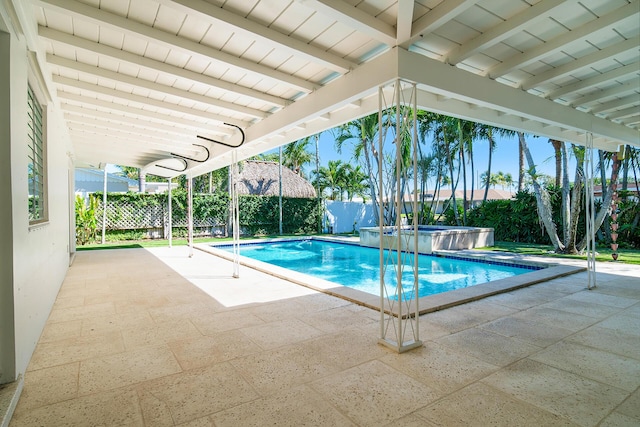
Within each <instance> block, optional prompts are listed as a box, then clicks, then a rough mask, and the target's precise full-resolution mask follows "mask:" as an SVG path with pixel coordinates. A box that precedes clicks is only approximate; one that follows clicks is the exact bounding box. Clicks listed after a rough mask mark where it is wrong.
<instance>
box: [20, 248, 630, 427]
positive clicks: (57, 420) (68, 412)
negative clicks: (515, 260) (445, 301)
mask: <svg viewBox="0 0 640 427" xmlns="http://www.w3.org/2000/svg"><path fill="white" fill-rule="evenodd" d="M556 261H557V260H556ZM563 263H564V262H563ZM577 264H579V263H576V261H567V262H566V265H569V266H576V265H577ZM597 269H598V274H597V276H598V287H597V288H596V289H595V290H591V291H588V290H586V289H585V285H586V273H585V272H579V273H577V274H572V275H570V276H566V277H560V278H556V279H552V280H550V281H547V282H543V283H538V284H534V285H532V286H529V287H527V288H523V289H518V290H513V291H510V292H507V293H502V294H499V295H494V296H490V297H488V298H484V299H481V300H477V301H473V302H470V303H467V304H463V305H459V306H456V307H452V308H448V309H444V310H441V311H437V312H434V313H429V314H426V315H422V316H420V328H421V329H420V330H421V339H422V341H423V342H424V346H423V347H421V348H419V349H416V350H412V351H410V352H407V353H404V354H401V355H399V354H396V353H395V352H393V351H392V350H389V349H387V348H386V347H384V346H381V345H379V344H377V338H378V333H379V313H377V312H376V311H373V310H371V309H368V308H365V307H362V306H360V305H357V304H354V303H351V302H349V301H346V300H344V299H340V298H336V297H333V296H331V295H327V294H323V293H319V292H316V291H314V290H312V289H309V288H306V287H302V286H298V285H296V284H293V283H291V282H289V281H285V280H282V279H279V278H277V277H274V276H271V275H268V274H265V273H262V272H259V271H255V270H252V269H249V268H244V267H243V268H241V270H240V278H236V279H234V278H232V277H231V272H232V268H231V263H230V262H229V261H226V260H223V259H221V258H218V257H215V256H212V255H209V254H206V253H204V252H201V251H195V252H194V256H193V257H192V258H189V257H188V256H187V248H185V247H175V248H172V249H169V248H151V249H127V250H104V251H90V252H80V253H78V254H77V256H76V259H75V262H74V264H73V266H72V267H71V268H70V270H69V272H68V274H67V277H66V279H65V281H64V283H63V285H62V288H61V290H60V293H59V295H58V297H57V300H56V302H55V304H54V307H53V310H52V312H51V315H50V316H49V320H48V322H47V325H46V327H45V330H44V332H43V334H42V336H41V337H40V340H39V342H38V345H37V347H36V350H35V353H34V355H33V357H32V359H31V363H30V365H29V368H28V370H27V373H26V375H25V382H24V390H23V393H22V396H21V398H20V400H19V402H18V406H17V408H16V411H15V413H14V416H13V419H12V421H11V423H10V426H16V427H17V426H34V425H46V426H62V425H109V426H111V425H119V426H125V425H126V426H142V425H147V426H165V425H166V426H172V425H184V426H192V427H195V426H214V425H215V426H252V425H254V426H261V425H265V424H269V425H290V426H298V425H327V426H354V425H355V426H373V425H380V426H384V425H406V426H449V425H479V426H484V425H499V426H515V425H517V426H527V425H531V426H541V425H566V426H572V425H581V426H596V425H602V426H626V425H629V426H637V425H638V424H640V390H639V386H640V267H638V266H631V265H625V264H620V263H598V266H597Z"/></svg>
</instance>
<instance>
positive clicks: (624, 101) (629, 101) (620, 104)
mask: <svg viewBox="0 0 640 427" xmlns="http://www.w3.org/2000/svg"><path fill="white" fill-rule="evenodd" d="M636 88H637V89H638V90H640V86H636ZM632 105H636V108H638V112H640V94H639V93H634V94H633V95H630V96H626V97H624V98H620V99H616V100H614V101H609V102H605V103H603V104H600V105H596V106H595V107H593V108H591V109H590V110H589V112H590V113H591V114H599V113H602V112H604V111H610V110H619V109H621V108H624V107H629V106H632ZM610 114H615V111H614V112H613V113H610Z"/></svg>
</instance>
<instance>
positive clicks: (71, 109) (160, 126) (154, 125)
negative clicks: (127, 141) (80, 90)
mask: <svg viewBox="0 0 640 427" xmlns="http://www.w3.org/2000/svg"><path fill="white" fill-rule="evenodd" d="M60 108H61V109H62V111H64V112H65V117H66V116H67V115H70V118H69V119H67V120H70V121H80V118H81V117H85V118H87V119H90V120H96V119H97V120H101V121H102V122H105V123H112V124H116V125H120V124H124V125H132V126H135V127H137V128H141V129H145V130H148V131H162V132H165V133H168V134H174V135H180V136H182V137H188V136H193V135H196V132H195V131H193V130H191V129H187V128H183V127H178V126H169V125H167V124H164V123H158V122H152V121H148V120H141V119H139V118H137V117H131V116H124V115H121V114H113V113H108V112H106V111H102V110H92V109H90V108H86V107H80V106H78V105H71V104H66V103H64V102H63V103H60ZM71 116H73V117H72V118H71Z"/></svg>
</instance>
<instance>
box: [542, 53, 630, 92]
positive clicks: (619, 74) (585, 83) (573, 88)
mask: <svg viewBox="0 0 640 427" xmlns="http://www.w3.org/2000/svg"><path fill="white" fill-rule="evenodd" d="M633 74H635V75H636V76H638V74H640V62H635V63H633V64H629V65H625V66H623V67H619V68H615V69H613V70H611V71H607V72H606V73H602V74H600V75H598V76H595V77H590V78H588V79H584V80H580V81H579V82H576V83H572V84H570V85H567V86H563V87H560V88H558V89H555V90H553V91H551V92H549V93H548V94H547V95H546V97H547V98H549V99H559V98H561V97H562V96H564V95H568V94H571V93H574V92H578V91H581V90H585V89H590V88H592V87H594V86H597V85H599V84H601V83H606V82H609V81H611V80H615V79H619V78H624V77H627V76H630V75H633Z"/></svg>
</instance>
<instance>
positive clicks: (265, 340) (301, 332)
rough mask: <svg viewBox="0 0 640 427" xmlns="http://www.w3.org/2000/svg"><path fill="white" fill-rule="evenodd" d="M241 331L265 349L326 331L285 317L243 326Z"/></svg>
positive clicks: (313, 336) (309, 337) (305, 338)
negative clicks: (274, 320)
mask: <svg viewBox="0 0 640 427" xmlns="http://www.w3.org/2000/svg"><path fill="white" fill-rule="evenodd" d="M241 331H242V332H243V333H244V334H245V335H247V336H248V337H249V338H251V339H252V340H253V342H255V343H256V344H258V345H259V346H260V347H261V348H263V349H265V350H267V349H272V348H277V347H281V346H283V345H288V344H294V343H297V342H301V341H306V340H310V339H312V338H315V337H319V336H321V335H324V332H322V331H320V330H318V329H316V328H314V327H313V326H310V325H307V324H306V323H304V322H302V321H300V320H298V319H285V320H280V321H277V322H270V323H266V324H263V325H257V326H249V327H246V328H242V329H241Z"/></svg>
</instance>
